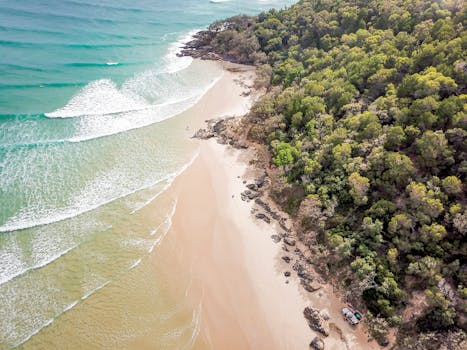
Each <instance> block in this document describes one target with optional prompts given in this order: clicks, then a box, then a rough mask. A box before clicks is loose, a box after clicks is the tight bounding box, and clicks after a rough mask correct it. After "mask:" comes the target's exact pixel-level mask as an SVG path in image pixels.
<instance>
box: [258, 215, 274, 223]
mask: <svg viewBox="0 0 467 350" xmlns="http://www.w3.org/2000/svg"><path fill="white" fill-rule="evenodd" d="M256 218H258V219H260V220H263V221H264V222H265V223H267V224H269V223H271V219H270V218H269V217H268V216H266V215H265V214H263V213H258V214H256Z"/></svg>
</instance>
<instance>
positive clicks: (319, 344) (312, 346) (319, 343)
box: [310, 337, 324, 350]
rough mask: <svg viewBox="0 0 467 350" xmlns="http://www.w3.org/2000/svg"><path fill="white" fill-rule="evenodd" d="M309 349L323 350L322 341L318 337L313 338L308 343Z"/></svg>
mask: <svg viewBox="0 0 467 350" xmlns="http://www.w3.org/2000/svg"><path fill="white" fill-rule="evenodd" d="M310 349H313V350H324V341H323V339H321V338H320V337H315V339H313V340H312V341H311V343H310Z"/></svg>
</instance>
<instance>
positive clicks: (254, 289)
mask: <svg viewBox="0 0 467 350" xmlns="http://www.w3.org/2000/svg"><path fill="white" fill-rule="evenodd" d="M213 64H218V63H213ZM251 77H252V73H251V71H247V72H242V73H232V72H230V71H225V74H224V75H223V77H222V78H221V79H220V81H219V82H218V83H217V84H216V85H215V86H214V87H213V88H212V89H211V90H210V91H209V92H208V93H207V94H206V95H205V96H204V97H203V98H202V99H201V100H200V101H199V103H198V104H197V105H196V106H195V107H193V109H192V110H191V111H190V113H193V115H194V116H198V117H199V116H200V115H202V118H201V119H203V120H206V119H211V118H217V117H220V116H229V115H240V114H242V113H244V112H246V110H247V109H248V108H249V106H250V105H251V102H252V97H249V96H246V95H247V94H245V93H242V90H244V89H245V84H247V85H250V84H251V82H252V81H251ZM243 92H244V91H243ZM201 119H200V118H196V117H195V118H194V120H193V124H191V125H189V126H187V129H188V130H189V132H191V133H193V131H194V130H196V129H197V128H199V127H200V126H203V123H202V120H201ZM193 142H194V147H199V155H198V157H197V158H196V159H195V161H194V162H193V164H192V165H191V166H190V167H189V168H188V169H187V170H186V171H185V172H184V173H183V174H182V175H180V176H179V177H178V178H177V179H176V180H175V181H174V183H173V185H172V187H171V189H170V190H169V191H168V192H170V193H171V195H175V196H176V198H177V208H176V212H175V214H174V216H173V225H172V227H171V229H170V230H169V232H168V234H167V236H166V237H165V239H164V241H163V242H162V244H161V246H160V247H159V248H158V252H157V259H158V261H160V260H162V261H166V262H167V261H169V262H170V273H171V274H174V275H175V276H177V277H176V278H175V279H174V281H173V286H172V288H174V291H175V290H177V293H181V292H180V290H179V289H180V288H186V287H185V286H186V284H185V283H184V282H182V283H178V282H180V281H187V280H189V281H190V283H189V287H188V288H186V290H185V295H187V297H188V298H189V300H190V301H191V302H192V305H193V308H194V309H197V310H199V315H200V317H199V318H200V319H199V334H198V337H197V339H196V341H195V345H194V348H199V349H205V348H206V347H209V348H210V349H307V348H309V343H310V341H311V340H312V339H313V338H314V337H315V336H316V335H318V333H316V332H314V331H312V330H311V329H310V328H309V326H308V324H307V321H306V319H305V318H304V316H303V310H304V309H305V307H307V306H310V307H314V308H317V309H320V310H322V311H323V312H324V313H325V314H327V315H329V318H330V319H329V325H330V335H329V336H328V337H324V336H321V337H322V338H323V340H324V342H325V345H326V349H335V350H338V349H339V350H340V349H377V348H378V347H377V346H376V345H375V343H374V342H372V343H368V342H367V336H366V335H365V334H363V332H362V327H361V326H359V327H357V328H353V327H351V326H350V325H349V324H347V323H346V322H345V321H344V320H343V318H342V316H341V315H340V310H341V308H342V306H344V304H342V303H341V302H340V301H339V299H338V298H337V296H336V295H334V293H333V291H332V288H331V287H330V286H327V285H323V286H322V288H321V289H320V290H319V291H317V292H315V293H308V292H306V291H305V290H304V289H303V288H302V287H301V286H300V284H299V280H298V278H297V276H296V272H295V271H293V269H292V265H293V260H294V254H293V252H292V253H289V254H284V253H285V251H284V249H283V247H282V246H283V243H282V242H280V243H275V242H274V241H273V240H272V239H271V236H272V235H275V234H278V232H279V227H278V225H276V223H274V221H273V222H271V223H270V224H268V223H266V222H263V221H261V220H258V219H257V218H255V216H254V215H252V210H254V209H253V208H254V204H253V202H250V203H247V202H245V201H243V200H242V198H241V192H243V191H244V190H245V189H246V187H245V186H246V184H248V183H251V182H253V181H254V180H255V171H254V169H253V168H252V167H249V166H248V162H249V161H250V160H251V159H252V157H253V155H254V152H253V150H252V149H248V150H246V151H242V150H237V149H233V148H232V147H229V146H224V145H219V144H218V143H217V142H216V141H215V140H214V139H210V140H193ZM292 250H293V249H292ZM284 255H288V256H290V257H291V262H290V263H286V262H285V261H284V260H283V259H281V257H282V256H284ZM161 258H162V259H161ZM285 272H290V273H291V276H290V277H286V276H285V275H284V273H285Z"/></svg>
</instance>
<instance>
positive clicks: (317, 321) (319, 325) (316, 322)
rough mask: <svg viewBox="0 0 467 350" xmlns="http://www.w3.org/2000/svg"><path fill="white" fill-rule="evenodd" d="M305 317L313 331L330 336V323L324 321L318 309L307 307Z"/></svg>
mask: <svg viewBox="0 0 467 350" xmlns="http://www.w3.org/2000/svg"><path fill="white" fill-rule="evenodd" d="M303 315H304V316H305V318H306V320H307V321H308V325H309V326H310V328H311V329H312V330H314V331H316V332H319V333H321V334H323V335H324V336H326V337H327V336H328V335H329V331H330V329H329V323H328V321H326V320H325V319H324V317H323V316H322V315H321V313H320V311H319V310H318V309H314V308H311V307H307V308H305V310H304V311H303Z"/></svg>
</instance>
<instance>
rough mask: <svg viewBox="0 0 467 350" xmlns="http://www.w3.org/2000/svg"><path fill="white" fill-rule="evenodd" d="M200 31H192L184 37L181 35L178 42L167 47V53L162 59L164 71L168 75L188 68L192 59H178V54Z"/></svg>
mask: <svg viewBox="0 0 467 350" xmlns="http://www.w3.org/2000/svg"><path fill="white" fill-rule="evenodd" d="M200 30H201V29H193V30H192V31H190V32H188V33H187V34H185V35H182V36H181V37H180V38H179V39H178V41H176V42H174V43H172V44H171V45H170V46H169V50H168V51H169V52H168V53H167V55H166V56H165V58H164V61H165V63H166V64H167V68H166V71H167V72H168V73H175V72H178V71H181V70H183V69H186V68H188V66H189V65H190V64H191V62H193V59H192V58H191V57H189V56H183V57H179V56H178V54H179V53H180V52H181V50H182V48H183V46H184V45H185V44H186V43H188V42H189V41H190V40H193V36H194V35H195V34H196V33H197V32H199V31H200Z"/></svg>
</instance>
